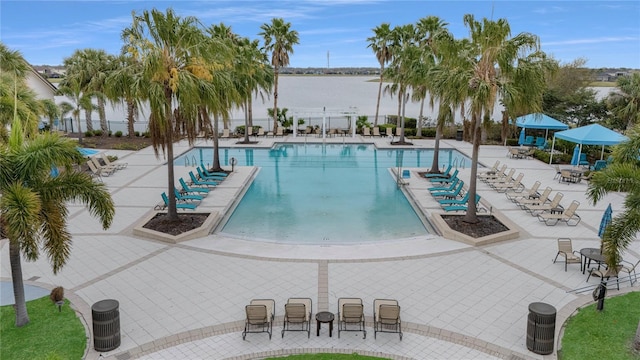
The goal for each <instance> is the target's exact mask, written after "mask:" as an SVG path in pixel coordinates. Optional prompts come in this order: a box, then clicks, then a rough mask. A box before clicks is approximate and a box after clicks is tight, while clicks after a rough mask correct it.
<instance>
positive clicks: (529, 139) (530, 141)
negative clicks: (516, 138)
mask: <svg viewBox="0 0 640 360" xmlns="http://www.w3.org/2000/svg"><path fill="white" fill-rule="evenodd" d="M533 144H534V141H533V135H528V136H527V137H525V138H524V142H523V143H522V145H524V146H533Z"/></svg>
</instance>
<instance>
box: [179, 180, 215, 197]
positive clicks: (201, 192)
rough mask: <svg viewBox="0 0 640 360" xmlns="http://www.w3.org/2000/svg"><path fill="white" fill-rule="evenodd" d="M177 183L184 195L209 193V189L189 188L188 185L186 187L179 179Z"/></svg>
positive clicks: (185, 183) (184, 182)
mask: <svg viewBox="0 0 640 360" xmlns="http://www.w3.org/2000/svg"><path fill="white" fill-rule="evenodd" d="M178 181H179V182H180V185H181V186H182V191H183V192H186V193H199V194H209V191H211V189H208V188H204V187H189V185H187V182H186V181H184V179H183V178H180V179H179V180H178Z"/></svg>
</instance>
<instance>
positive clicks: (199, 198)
mask: <svg viewBox="0 0 640 360" xmlns="http://www.w3.org/2000/svg"><path fill="white" fill-rule="evenodd" d="M173 193H174V195H175V196H176V200H179V201H185V202H186V201H196V202H197V203H198V204H199V203H200V202H201V201H202V199H204V196H202V195H196V194H183V193H181V192H180V190H178V189H177V188H173Z"/></svg>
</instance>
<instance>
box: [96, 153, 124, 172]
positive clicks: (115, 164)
mask: <svg viewBox="0 0 640 360" xmlns="http://www.w3.org/2000/svg"><path fill="white" fill-rule="evenodd" d="M100 157H101V158H102V161H104V163H105V165H106V166H111V167H115V168H116V170H122V169H124V168H126V167H127V166H128V165H129V163H121V162H111V160H109V157H108V156H107V154H105V153H101V154H100Z"/></svg>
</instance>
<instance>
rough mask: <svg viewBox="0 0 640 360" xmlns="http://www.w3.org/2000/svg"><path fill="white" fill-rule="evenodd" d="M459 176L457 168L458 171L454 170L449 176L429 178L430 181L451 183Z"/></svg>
mask: <svg viewBox="0 0 640 360" xmlns="http://www.w3.org/2000/svg"><path fill="white" fill-rule="evenodd" d="M457 177H458V169H456V171H454V172H453V174H451V176H449V177H443V178H433V179H429V181H431V182H439V183H450V182H452V181H453V180H454V179H456V178H457Z"/></svg>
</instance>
